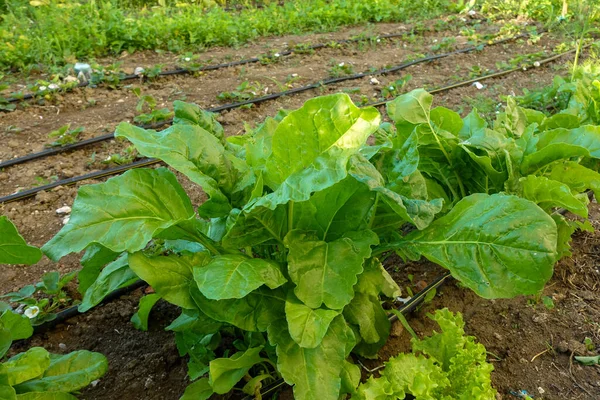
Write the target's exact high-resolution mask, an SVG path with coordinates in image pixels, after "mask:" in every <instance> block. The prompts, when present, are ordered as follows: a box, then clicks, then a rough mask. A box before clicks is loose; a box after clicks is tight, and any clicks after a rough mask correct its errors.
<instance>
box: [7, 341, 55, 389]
mask: <svg viewBox="0 0 600 400" xmlns="http://www.w3.org/2000/svg"><path fill="white" fill-rule="evenodd" d="M49 366H50V354H49V353H48V352H47V351H46V350H45V349H43V348H41V347H32V348H31V349H29V350H27V351H26V352H24V353H19V354H17V355H16V356H14V357H12V358H11V359H9V360H8V361H7V362H5V363H4V368H5V370H6V374H7V376H8V384H9V385H10V386H15V385H18V384H19V383H22V382H26V381H28V380H30V379H34V378H37V377H38V376H41V375H42V374H43V373H44V371H46V369H47V368H48V367H49Z"/></svg>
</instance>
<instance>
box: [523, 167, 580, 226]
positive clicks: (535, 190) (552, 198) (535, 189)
mask: <svg viewBox="0 0 600 400" xmlns="http://www.w3.org/2000/svg"><path fill="white" fill-rule="evenodd" d="M519 187H520V192H519V196H520V197H523V198H525V199H527V200H531V201H532V202H534V203H535V204H537V205H538V206H540V207H541V208H542V209H544V210H546V211H547V212H549V211H551V210H552V208H553V207H562V208H566V209H567V210H569V211H571V212H572V213H573V214H577V215H579V216H580V217H583V218H587V216H588V209H587V205H586V204H584V203H582V202H581V201H580V200H579V199H577V197H575V196H574V195H573V193H571V189H570V188H569V186H567V185H565V184H564V183H560V182H558V181H554V180H552V179H548V178H546V177H544V176H535V175H529V176H528V177H526V178H521V179H520V180H519Z"/></svg>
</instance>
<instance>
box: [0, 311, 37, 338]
mask: <svg viewBox="0 0 600 400" xmlns="http://www.w3.org/2000/svg"><path fill="white" fill-rule="evenodd" d="M0 329H6V330H7V331H8V332H9V333H10V338H11V340H12V341H14V340H21V339H27V338H29V337H31V335H32V334H33V327H32V326H31V321H29V318H27V317H26V316H25V315H22V314H17V313H16V312H13V311H12V310H6V311H4V313H2V314H0Z"/></svg>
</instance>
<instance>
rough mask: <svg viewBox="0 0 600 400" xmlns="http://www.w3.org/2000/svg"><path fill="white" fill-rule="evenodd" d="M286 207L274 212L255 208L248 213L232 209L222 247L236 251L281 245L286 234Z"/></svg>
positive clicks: (281, 206)
mask: <svg viewBox="0 0 600 400" xmlns="http://www.w3.org/2000/svg"><path fill="white" fill-rule="evenodd" d="M287 222H288V218H287V207H286V206H284V205H279V206H277V207H276V208H275V210H270V209H268V208H265V207H257V208H255V209H253V210H252V211H250V212H243V211H241V210H237V209H234V210H232V212H231V214H230V215H229V220H228V225H231V226H230V227H229V229H228V231H227V234H226V235H225V237H224V238H223V246H225V247H232V248H236V249H240V248H244V247H247V246H250V247H253V246H258V245H261V244H265V243H266V244H268V243H283V238H284V236H285V235H286V233H287Z"/></svg>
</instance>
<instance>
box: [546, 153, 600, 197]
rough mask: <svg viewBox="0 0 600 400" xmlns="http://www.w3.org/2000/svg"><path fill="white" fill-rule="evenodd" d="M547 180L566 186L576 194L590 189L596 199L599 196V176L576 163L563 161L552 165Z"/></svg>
mask: <svg viewBox="0 0 600 400" xmlns="http://www.w3.org/2000/svg"><path fill="white" fill-rule="evenodd" d="M549 178H550V179H552V180H555V181H558V182H562V183H564V184H566V185H568V186H569V187H570V188H571V189H572V190H574V191H576V192H578V193H583V192H584V191H586V190H587V189H592V190H593V191H594V194H595V195H596V197H599V196H600V174H599V173H598V172H596V171H593V170H591V169H589V168H586V167H584V166H583V165H581V164H578V163H577V162H574V161H565V162H564V163H559V164H556V165H554V167H553V168H552V171H550V175H549Z"/></svg>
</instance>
